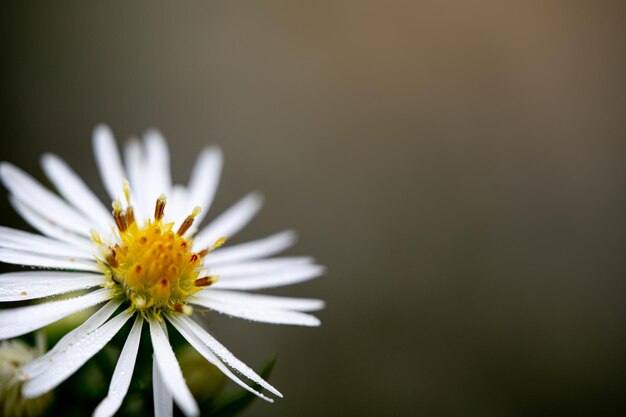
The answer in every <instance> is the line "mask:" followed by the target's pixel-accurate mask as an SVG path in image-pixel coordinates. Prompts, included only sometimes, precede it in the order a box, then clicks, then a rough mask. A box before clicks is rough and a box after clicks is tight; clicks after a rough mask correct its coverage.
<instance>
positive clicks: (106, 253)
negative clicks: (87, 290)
mask: <svg viewBox="0 0 626 417" xmlns="http://www.w3.org/2000/svg"><path fill="white" fill-rule="evenodd" d="M124 191H125V194H126V199H127V201H128V203H129V204H128V206H127V208H126V210H122V206H121V204H120V202H119V201H115V202H114V203H113V218H114V220H115V225H116V226H117V233H118V235H119V241H118V242H117V243H114V244H109V245H106V244H104V243H102V242H103V241H102V238H101V237H100V236H98V235H97V234H95V233H94V234H93V236H92V239H93V240H94V242H96V243H98V244H100V245H101V247H102V259H99V264H100V267H101V269H102V271H103V272H104V274H105V276H106V277H107V281H108V283H107V286H108V287H110V288H112V289H114V290H115V293H116V294H117V295H118V296H119V297H123V298H124V299H126V300H127V301H128V304H129V305H130V308H131V309H133V310H136V311H139V312H140V313H141V314H143V315H147V314H154V315H155V316H157V317H160V316H161V314H162V313H163V312H166V311H170V312H178V313H182V314H191V312H192V308H191V306H189V305H188V304H187V301H188V298H189V297H190V296H192V295H193V294H194V293H196V292H198V291H200V290H201V289H203V288H206V287H207V286H209V285H211V284H213V283H214V282H216V281H217V277H214V276H210V277H206V276H204V277H200V276H199V274H200V269H201V268H200V267H201V263H202V258H204V256H206V255H207V254H208V253H209V252H211V251H212V250H213V249H215V248H216V247H219V246H220V245H221V244H222V243H223V242H224V240H225V238H220V239H219V240H218V242H216V243H215V244H213V245H212V246H211V247H209V248H207V249H204V250H201V251H200V252H193V251H192V250H191V247H192V240H191V239H192V238H191V237H186V235H185V233H186V232H187V231H188V230H189V228H190V227H191V225H192V224H193V222H194V219H195V217H196V216H197V215H198V213H199V212H200V208H199V207H196V208H194V210H193V211H192V213H191V214H190V215H189V216H187V218H185V220H184V221H183V223H182V224H181V226H180V227H179V229H178V230H177V231H176V232H174V230H173V227H174V223H166V222H165V221H164V214H165V206H166V197H165V195H161V196H160V197H159V198H158V199H157V200H156V203H155V209H154V219H151V220H148V221H147V222H146V223H145V224H144V225H143V226H139V225H138V224H137V223H136V222H135V215H134V210H133V207H132V205H131V204H130V191H129V187H128V183H127V182H125V183H124Z"/></svg>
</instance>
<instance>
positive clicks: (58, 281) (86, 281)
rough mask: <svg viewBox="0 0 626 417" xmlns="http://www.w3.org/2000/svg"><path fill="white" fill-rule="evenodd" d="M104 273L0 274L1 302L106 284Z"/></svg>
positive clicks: (36, 272) (33, 272) (40, 296)
mask: <svg viewBox="0 0 626 417" xmlns="http://www.w3.org/2000/svg"><path fill="white" fill-rule="evenodd" d="M105 283H106V279H105V278H104V275H95V274H81V273H72V272H57V271H54V272H48V271H46V272H43V271H25V272H8V273H6V274H0V302H2V301H22V300H32V299H35V298H42V297H50V296H51V295H57V294H64V293H68V292H72V291H77V290H85V289H88V288H92V287H96V286H99V285H104V284H105Z"/></svg>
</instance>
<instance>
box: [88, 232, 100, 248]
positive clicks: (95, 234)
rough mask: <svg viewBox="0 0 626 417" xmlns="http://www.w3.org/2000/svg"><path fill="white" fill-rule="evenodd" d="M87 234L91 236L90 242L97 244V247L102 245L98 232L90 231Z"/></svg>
mask: <svg viewBox="0 0 626 417" xmlns="http://www.w3.org/2000/svg"><path fill="white" fill-rule="evenodd" d="M89 234H90V235H91V240H93V241H94V243H95V244H97V245H102V244H103V242H102V237H100V235H99V234H98V232H96V231H95V230H93V229H91V230H90V231H89Z"/></svg>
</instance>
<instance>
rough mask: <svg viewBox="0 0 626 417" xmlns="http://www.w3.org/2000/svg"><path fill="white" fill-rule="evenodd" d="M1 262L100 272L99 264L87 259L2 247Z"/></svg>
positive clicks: (0, 251) (0, 252)
mask: <svg viewBox="0 0 626 417" xmlns="http://www.w3.org/2000/svg"><path fill="white" fill-rule="evenodd" d="M0 262H5V263H8V264H14V265H28V266H35V267H40V268H51V269H70V270H73V271H92V272H98V271H100V270H99V269H98V265H97V264H96V263H95V262H92V261H88V260H86V259H78V258H71V257H66V256H65V257H61V256H45V255H36V254H33V253H28V252H22V251H16V250H13V249H4V248H0Z"/></svg>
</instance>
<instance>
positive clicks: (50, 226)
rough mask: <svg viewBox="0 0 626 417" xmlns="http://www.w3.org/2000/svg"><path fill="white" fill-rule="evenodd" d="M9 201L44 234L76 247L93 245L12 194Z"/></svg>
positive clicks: (26, 219)
mask: <svg viewBox="0 0 626 417" xmlns="http://www.w3.org/2000/svg"><path fill="white" fill-rule="evenodd" d="M9 202H10V203H11V205H12V206H13V208H14V209H15V211H17V212H18V214H19V215H20V216H22V218H23V219H24V220H25V221H26V222H27V223H28V224H30V225H31V226H32V227H34V228H35V229H37V230H39V231H40V232H41V233H43V234H44V235H46V236H49V237H51V238H54V239H57V240H61V241H63V242H66V243H70V244H71V245H72V246H75V247H78V248H88V247H91V246H93V243H92V242H91V241H90V240H89V239H86V238H84V237H82V236H79V235H77V234H75V233H73V232H71V231H69V230H67V229H64V228H62V227H60V226H58V225H57V224H56V223H54V222H53V221H51V220H49V219H47V218H45V217H43V216H41V215H40V214H38V213H37V212H35V211H34V210H32V209H31V208H29V207H28V206H27V205H25V204H24V203H22V202H21V201H20V200H18V199H17V198H15V197H14V196H9Z"/></svg>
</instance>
